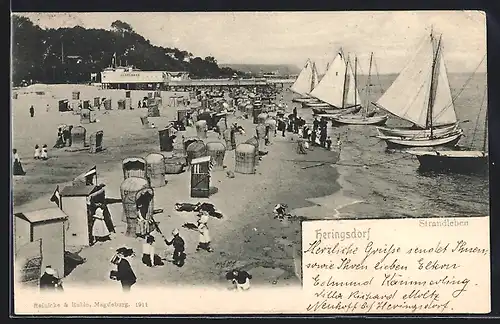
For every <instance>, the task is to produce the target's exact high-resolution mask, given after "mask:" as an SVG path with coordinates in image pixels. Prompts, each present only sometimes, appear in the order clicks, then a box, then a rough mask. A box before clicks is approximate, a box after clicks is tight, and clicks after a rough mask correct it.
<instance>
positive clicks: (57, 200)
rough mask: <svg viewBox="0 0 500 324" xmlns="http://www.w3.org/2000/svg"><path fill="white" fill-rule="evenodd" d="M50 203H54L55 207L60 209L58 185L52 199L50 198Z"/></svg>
mask: <svg viewBox="0 0 500 324" xmlns="http://www.w3.org/2000/svg"><path fill="white" fill-rule="evenodd" d="M50 201H52V202H54V203H55V204H56V205H57V207H59V208H61V194H60V193H59V185H58V186H57V187H56V190H54V193H53V194H52V197H50Z"/></svg>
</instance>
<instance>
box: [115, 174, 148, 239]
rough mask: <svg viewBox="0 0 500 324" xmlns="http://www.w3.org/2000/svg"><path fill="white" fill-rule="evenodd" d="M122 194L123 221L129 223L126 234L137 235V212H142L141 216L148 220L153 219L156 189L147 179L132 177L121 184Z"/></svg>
mask: <svg viewBox="0 0 500 324" xmlns="http://www.w3.org/2000/svg"><path fill="white" fill-rule="evenodd" d="M120 195H121V198H122V206H123V214H122V221H123V222H126V223H127V231H126V232H125V235H126V236H132V237H135V236H136V228H137V213H138V212H140V213H141V216H142V217H143V218H144V219H146V220H148V221H149V220H150V219H151V215H153V208H154V202H153V197H154V191H153V190H152V189H151V188H150V187H149V183H148V181H147V180H146V179H143V178H136V177H130V178H127V179H125V180H124V181H123V182H122V184H121V185H120ZM138 200H139V201H138ZM138 202H139V204H138ZM138 207H140V208H138ZM138 209H139V210H138ZM147 224H149V222H147Z"/></svg>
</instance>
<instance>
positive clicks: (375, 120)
mask: <svg viewBox="0 0 500 324" xmlns="http://www.w3.org/2000/svg"><path fill="white" fill-rule="evenodd" d="M387 118H388V117H387V115H384V116H373V117H364V116H337V117H333V118H332V120H333V122H334V123H335V124H339V125H383V124H385V122H386V121H387Z"/></svg>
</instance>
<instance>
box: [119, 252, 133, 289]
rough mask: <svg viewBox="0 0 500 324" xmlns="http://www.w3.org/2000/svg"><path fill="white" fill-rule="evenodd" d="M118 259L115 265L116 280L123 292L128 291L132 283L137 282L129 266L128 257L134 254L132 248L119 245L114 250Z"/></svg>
mask: <svg viewBox="0 0 500 324" xmlns="http://www.w3.org/2000/svg"><path fill="white" fill-rule="evenodd" d="M116 252H117V255H118V257H119V258H120V261H119V262H118V265H117V271H116V280H118V281H120V283H121V284H122V289H123V291H124V292H129V291H130V288H131V287H132V285H134V284H135V283H136V282H137V277H136V276H135V273H134V270H132V267H131V266H130V261H129V260H130V258H131V257H132V256H133V255H134V250H132V249H127V248H125V247H121V248H119V249H118V250H116Z"/></svg>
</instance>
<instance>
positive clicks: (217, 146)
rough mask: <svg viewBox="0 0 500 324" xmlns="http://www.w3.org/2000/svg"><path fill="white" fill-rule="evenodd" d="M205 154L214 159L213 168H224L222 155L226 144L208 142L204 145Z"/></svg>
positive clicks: (223, 155)
mask: <svg viewBox="0 0 500 324" xmlns="http://www.w3.org/2000/svg"><path fill="white" fill-rule="evenodd" d="M206 148H207V155H209V156H210V157H211V158H212V161H214V164H213V167H212V168H213V170H223V169H224V157H225V155H226V146H225V145H224V144H223V143H221V142H209V143H207V145H206Z"/></svg>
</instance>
